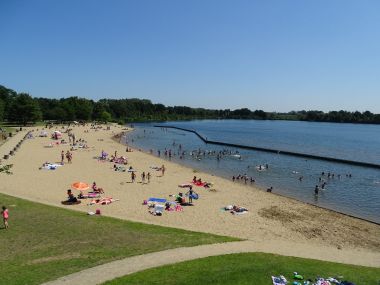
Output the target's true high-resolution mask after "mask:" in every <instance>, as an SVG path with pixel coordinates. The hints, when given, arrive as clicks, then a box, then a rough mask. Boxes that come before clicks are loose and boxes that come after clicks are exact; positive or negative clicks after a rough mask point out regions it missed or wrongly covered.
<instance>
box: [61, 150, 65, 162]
mask: <svg viewBox="0 0 380 285" xmlns="http://www.w3.org/2000/svg"><path fill="white" fill-rule="evenodd" d="M64 160H65V152H64V151H63V150H62V151H61V164H63V161H64Z"/></svg>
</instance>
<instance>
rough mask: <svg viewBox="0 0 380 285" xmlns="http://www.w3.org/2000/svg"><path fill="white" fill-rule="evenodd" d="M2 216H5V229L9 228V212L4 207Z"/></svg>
mask: <svg viewBox="0 0 380 285" xmlns="http://www.w3.org/2000/svg"><path fill="white" fill-rule="evenodd" d="M1 215H2V216H3V221H4V228H5V229H7V228H8V218H9V212H8V209H7V207H5V206H3V210H2V211H1Z"/></svg>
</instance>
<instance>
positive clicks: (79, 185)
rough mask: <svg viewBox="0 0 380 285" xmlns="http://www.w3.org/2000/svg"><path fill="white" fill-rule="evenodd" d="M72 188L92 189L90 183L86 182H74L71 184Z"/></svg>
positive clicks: (80, 189)
mask: <svg viewBox="0 0 380 285" xmlns="http://www.w3.org/2000/svg"><path fill="white" fill-rule="evenodd" d="M71 188H73V189H75V190H79V191H85V190H88V189H90V185H88V184H87V183H84V182H74V183H73V184H71Z"/></svg>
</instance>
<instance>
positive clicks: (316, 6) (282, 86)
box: [0, 0, 380, 113]
mask: <svg viewBox="0 0 380 285" xmlns="http://www.w3.org/2000/svg"><path fill="white" fill-rule="evenodd" d="M0 13H1V17H0V39H1V44H0V63H1V64H0V84H1V85H5V86H7V87H9V88H12V89H14V90H16V91H18V92H28V93H30V94H31V95H33V96H35V97H51V98H60V97H68V96H79V97H86V98H92V99H95V100H97V99H100V98H132V97H137V98H145V99H150V100H152V101H153V102H154V103H163V104H166V105H187V106H192V107H206V108H217V109H221V108H223V109H224V108H231V109H235V108H242V107H248V108H250V109H263V110H265V111H291V110H302V109H306V110H311V109H319V110H323V111H329V110H340V109H344V110H350V111H354V110H359V111H364V110H370V111H372V112H376V113H380V16H379V15H380V1H378V0H373V1H370V0H357V1H351V0H333V1H331V0H318V1H306V0H302V1H301V0H262V1H253V0H251V1H238V0H236V1H232V0H231V1H222V0H199V1H198V0H191V1H184V0H175V1H174V0H173V1H169V0H150V1H147V0H133V1H132V0H130V1H128V0H119V1H117V0H108V1H106V0H103V1H97V0H64V1H63V0H62V1H51V0H25V1H18V0H12V1H6V0H0Z"/></svg>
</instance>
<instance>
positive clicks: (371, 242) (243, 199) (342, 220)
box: [0, 125, 380, 266]
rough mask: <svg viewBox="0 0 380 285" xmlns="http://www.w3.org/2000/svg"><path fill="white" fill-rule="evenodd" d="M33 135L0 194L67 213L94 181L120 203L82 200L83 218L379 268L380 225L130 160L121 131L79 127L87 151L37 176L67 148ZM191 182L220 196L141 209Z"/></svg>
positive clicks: (135, 157) (146, 158)
mask: <svg viewBox="0 0 380 285" xmlns="http://www.w3.org/2000/svg"><path fill="white" fill-rule="evenodd" d="M33 129H35V131H34V132H33V133H34V135H35V137H36V138H34V139H30V140H27V141H26V142H25V143H24V144H23V145H22V147H21V148H20V150H19V151H18V153H17V155H16V156H15V157H12V158H11V160H10V161H9V162H10V163H13V164H14V167H13V169H12V170H13V172H14V174H13V175H1V176H0V179H1V180H2V183H1V185H0V192H2V193H6V194H9V195H13V196H17V197H21V198H25V199H29V200H33V201H38V202H41V203H46V204H51V205H56V206H59V207H65V206H62V205H61V203H60V202H61V201H62V200H64V199H65V198H66V190H67V189H68V188H69V187H70V185H71V183H72V182H74V181H84V182H87V183H92V182H93V181H96V183H97V185H99V186H100V187H102V188H104V189H105V192H106V193H105V195H106V196H107V197H113V198H115V199H119V201H117V202H114V203H112V204H110V205H106V206H100V205H95V206H88V205H87V203H88V202H89V201H87V200H84V201H83V202H82V204H80V205H75V206H66V208H70V209H74V210H79V211H84V212H88V211H90V210H91V211H94V210H95V209H96V208H100V210H101V211H102V214H103V215H109V216H113V217H117V218H121V219H128V220H134V221H140V222H145V223H153V224H158V225H164V226H169V227H176V228H183V229H190V230H195V231H202V232H209V233H215V234H222V235H228V236H235V237H240V238H243V239H249V240H253V241H255V242H257V243H258V244H260V245H262V248H263V251H267V252H273V253H278V254H284V255H295V256H302V257H310V258H317V259H324V260H330V261H338V262H344V263H355V264H362V265H369V266H380V226H379V225H378V224H375V223H370V222H366V221H363V220H360V219H357V218H352V217H349V216H347V215H343V214H339V213H336V212H333V211H330V210H326V209H322V208H318V207H316V206H314V205H309V204H306V203H303V202H299V201H296V200H294V199H290V198H286V197H283V196H279V195H273V194H271V193H266V192H264V191H261V190H258V189H254V188H252V187H246V186H244V185H240V184H236V183H233V182H232V181H229V180H228V179H224V178H221V177H217V176H213V175H211V174H208V173H203V172H197V173H194V172H193V170H192V169H191V168H187V167H184V166H181V165H179V164H176V163H174V162H170V161H167V160H164V159H160V158H158V157H156V156H154V155H150V154H147V153H144V152H141V151H138V150H136V149H134V150H133V152H126V151H125V149H126V146H125V145H122V144H120V143H118V142H116V141H115V140H114V138H112V137H114V136H115V135H117V134H119V133H121V132H122V131H125V130H122V129H123V127H121V126H116V125H113V126H112V127H111V129H110V130H107V129H106V128H102V129H99V130H95V129H90V127H89V126H86V127H83V126H74V127H73V132H74V133H75V135H76V138H77V139H79V138H81V139H83V140H85V141H86V142H87V145H88V146H89V148H88V149H78V150H75V151H73V163H72V164H65V165H64V166H62V167H59V168H58V169H56V170H39V169H38V167H39V166H41V164H42V163H44V162H46V161H49V162H58V161H59V160H60V152H61V151H62V150H64V151H67V150H68V149H70V147H69V146H68V145H55V146H53V147H46V146H47V145H48V144H49V143H51V142H52V141H51V139H50V138H39V137H37V135H38V134H39V131H40V130H41V128H39V131H36V129H37V128H33ZM57 129H60V128H57ZM52 130H54V129H52ZM50 131H51V130H50ZM87 131H88V132H87ZM63 137H64V138H65V139H66V140H68V138H67V134H65V133H64V134H63ZM119 141H120V140H119ZM102 150H104V151H105V152H107V153H108V154H110V155H111V154H114V152H115V151H116V152H117V155H118V156H121V155H122V156H126V157H127V158H128V165H127V167H129V166H132V167H133V168H134V169H136V170H137V182H141V178H140V175H141V173H142V172H143V171H144V172H146V173H147V172H150V173H151V175H152V178H151V181H150V183H149V184H148V183H147V184H142V183H137V182H135V183H130V182H131V178H130V173H128V172H119V171H114V169H113V163H111V162H100V161H98V160H97V159H95V157H97V156H99V155H100V152H101V151H102ZM163 164H164V165H165V168H166V169H167V171H166V172H165V175H164V176H162V177H161V173H160V172H158V171H155V170H154V169H152V168H151V167H152V166H157V167H160V166H161V165H163ZM194 175H196V176H197V177H201V178H202V181H208V182H213V185H214V186H213V189H215V190H216V191H215V192H214V191H209V190H207V189H206V188H203V187H194V190H195V191H196V192H197V193H199V195H200V199H199V200H196V201H194V204H195V206H192V207H191V206H188V207H184V211H183V212H166V211H165V212H164V214H163V215H162V216H160V217H157V216H153V215H151V214H149V213H148V209H147V207H146V206H144V205H142V201H143V200H146V199H147V198H149V197H158V198H165V199H168V200H170V199H171V198H170V197H169V195H170V194H177V193H178V192H186V190H185V189H181V188H178V185H179V184H182V183H189V182H190V181H191V179H192V178H193V176H194ZM226 205H240V206H243V207H246V208H248V210H249V211H248V213H246V214H244V215H232V214H230V213H229V212H228V211H222V210H221V208H222V207H224V206H226ZM16 206H17V205H16ZM13 222H17V221H13ZM353 258H354V259H355V261H354V260H352V259H353Z"/></svg>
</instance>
